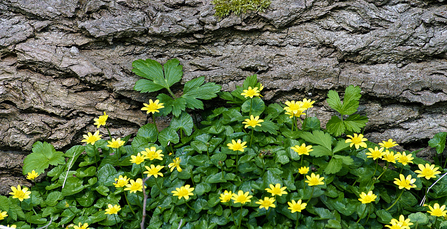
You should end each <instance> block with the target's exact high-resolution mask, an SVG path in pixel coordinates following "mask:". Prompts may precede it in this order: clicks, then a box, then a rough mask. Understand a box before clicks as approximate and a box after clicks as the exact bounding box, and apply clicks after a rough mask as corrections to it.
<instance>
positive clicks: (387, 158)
mask: <svg viewBox="0 0 447 229" xmlns="http://www.w3.org/2000/svg"><path fill="white" fill-rule="evenodd" d="M382 160H384V161H387V162H391V163H394V164H396V156H395V155H394V153H393V152H390V151H389V150H386V151H385V152H384V153H383V156H382Z"/></svg>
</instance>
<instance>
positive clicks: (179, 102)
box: [172, 98, 186, 117]
mask: <svg viewBox="0 0 447 229" xmlns="http://www.w3.org/2000/svg"><path fill="white" fill-rule="evenodd" d="M185 110H186V100H185V99H184V98H176V99H175V100H174V101H172V114H173V115H174V116H175V117H178V116H179V115H180V114H181V113H182V111H185Z"/></svg>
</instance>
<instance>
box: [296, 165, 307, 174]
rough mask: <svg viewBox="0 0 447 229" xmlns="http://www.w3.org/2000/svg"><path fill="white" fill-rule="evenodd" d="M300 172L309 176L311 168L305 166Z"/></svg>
mask: <svg viewBox="0 0 447 229" xmlns="http://www.w3.org/2000/svg"><path fill="white" fill-rule="evenodd" d="M298 172H299V173H300V174H303V175H304V174H307V173H308V172H309V167H307V166H303V167H301V168H299V169H298Z"/></svg>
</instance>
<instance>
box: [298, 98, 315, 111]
mask: <svg viewBox="0 0 447 229" xmlns="http://www.w3.org/2000/svg"><path fill="white" fill-rule="evenodd" d="M314 103H315V101H312V100H311V99H306V98H304V99H303V102H302V103H301V106H302V107H303V108H306V109H309V108H312V107H314V106H313V104H314Z"/></svg>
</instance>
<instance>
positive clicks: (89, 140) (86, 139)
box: [81, 130, 102, 145]
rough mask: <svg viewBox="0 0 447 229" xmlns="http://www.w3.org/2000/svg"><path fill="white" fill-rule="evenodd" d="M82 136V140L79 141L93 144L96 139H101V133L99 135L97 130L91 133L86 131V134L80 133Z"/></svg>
mask: <svg viewBox="0 0 447 229" xmlns="http://www.w3.org/2000/svg"><path fill="white" fill-rule="evenodd" d="M82 136H83V137H84V140H82V141H81V142H86V143H87V144H91V145H94V144H95V142H96V141H98V140H101V137H102V135H99V130H98V131H96V132H95V133H94V134H93V135H92V133H90V132H88V133H87V135H85V134H84V135H82Z"/></svg>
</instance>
